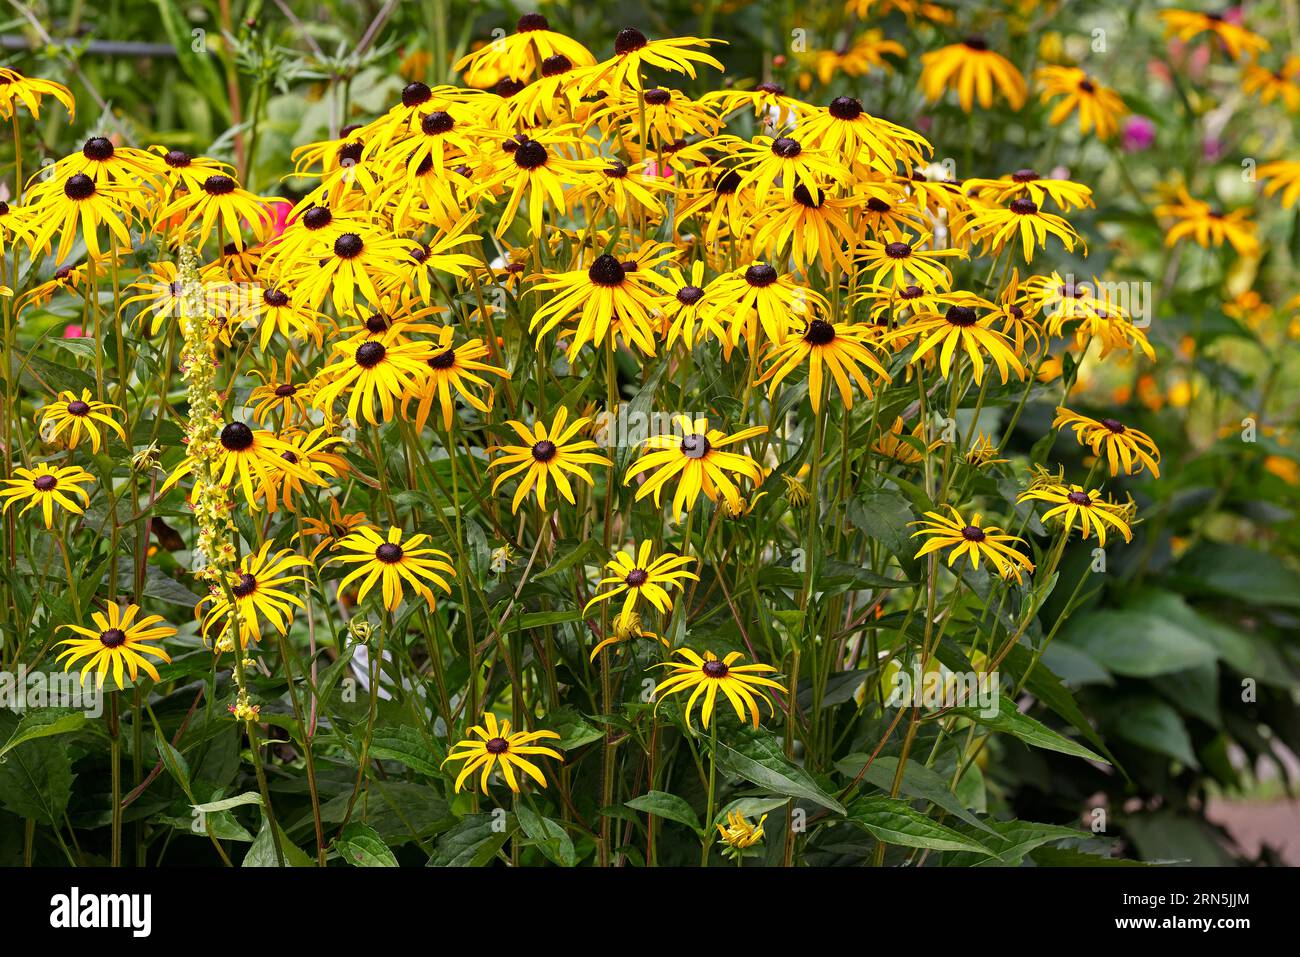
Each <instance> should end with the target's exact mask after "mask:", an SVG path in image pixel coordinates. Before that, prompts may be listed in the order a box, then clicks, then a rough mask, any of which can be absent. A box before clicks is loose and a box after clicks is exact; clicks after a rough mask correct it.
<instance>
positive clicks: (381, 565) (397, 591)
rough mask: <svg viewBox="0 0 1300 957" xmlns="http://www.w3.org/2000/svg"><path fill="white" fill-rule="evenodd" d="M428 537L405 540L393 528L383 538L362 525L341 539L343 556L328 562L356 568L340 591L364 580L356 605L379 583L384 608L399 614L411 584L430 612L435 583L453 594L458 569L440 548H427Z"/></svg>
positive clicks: (327, 560)
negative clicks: (405, 593)
mask: <svg viewBox="0 0 1300 957" xmlns="http://www.w3.org/2000/svg"><path fill="white" fill-rule="evenodd" d="M428 538H429V536H428V535H412V536H411V537H410V538H407V539H405V540H403V538H402V530H401V529H400V528H395V527H390V528H389V529H388V537H387V538H384V537H382V536H381V535H380V534H379V530H378V529H375V528H371V527H370V526H368V525H366V526H362V527H361V528H358V529H357V530H356V531H354V532H350V533H349V534H347V535H345V536H344V537H343V538H342V539H340V540H339V541H338V542H337V543H336V544H335V546H334V547H335V548H336V549H338V550H339V551H341V552H342V554H339V555H334V556H332V557H331V558H327V559H326V560H325V564H327V565H328V564H330V563H331V562H343V563H345V564H349V565H357V566H358V567H357V568H354V569H352V571H350V572H348V573H347V575H345V576H344V577H343V580H342V581H340V582H339V590H340V591H342V590H343V589H345V588H347V586H348V585H350V584H351V583H352V582H354V581H357V580H358V579H361V588H360V590H359V591H358V593H357V602H358V603H360V602H362V601H365V598H366V595H367V594H368V593H369V591H370V589H372V588H373V587H374V586H375V584H376V583H379V585H380V586H381V590H382V593H383V601H384V607H385V608H387V609H388V610H389V611H397V608H398V606H399V605H401V603H402V589H403V585H404V584H406V585H410V586H411V587H412V588H414V589H415V593H416V594H417V595H419V596H420V597H421V598H423V599H424V600H425V602H426V603H427V604H428V606H429V608H430V609H433V608H435V607H436V604H437V603H436V601H435V599H434V595H433V590H432V589H431V588H430V587H429V583H432V584H434V585H436V586H438V588H440V589H442V590H443V592H445V593H447V594H451V585H450V584H449V583H448V581H447V578H446V577H444V576H449V577H452V578H455V577H456V569H455V568H454V567H452V565H451V564H450V562H451V556H450V555H448V554H447V553H446V552H444V551H442V550H441V549H437V548H424V547H422V546H423V545H424V543H425V542H426V541H427V540H428Z"/></svg>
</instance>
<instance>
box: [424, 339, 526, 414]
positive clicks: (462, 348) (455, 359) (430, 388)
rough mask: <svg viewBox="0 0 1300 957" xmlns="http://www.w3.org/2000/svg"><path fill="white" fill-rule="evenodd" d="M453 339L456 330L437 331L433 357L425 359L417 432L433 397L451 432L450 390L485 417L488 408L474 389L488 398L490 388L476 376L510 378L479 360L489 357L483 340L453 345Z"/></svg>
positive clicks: (497, 368)
mask: <svg viewBox="0 0 1300 957" xmlns="http://www.w3.org/2000/svg"><path fill="white" fill-rule="evenodd" d="M455 336H456V330H455V329H454V328H453V327H451V326H445V327H443V328H442V329H440V330H439V332H438V339H437V342H436V343H435V345H434V350H435V351H434V354H433V355H431V356H430V357H429V358H428V359H426V360H425V365H426V366H428V367H429V371H428V372H427V373H426V377H425V381H424V384H423V386H421V388H420V392H419V399H420V402H419V405H418V406H417V407H416V410H415V428H416V431H420V430H422V429H423V428H424V424H425V422H426V421H428V418H429V412H430V411H431V410H432V408H433V400H434V398H435V397H436V398H437V400H438V404H439V406H440V407H441V409H442V427H443V428H444V429H447V430H448V431H450V429H451V423H452V420H453V419H454V418H455V415H456V403H455V400H454V399H453V398H452V392H453V390H454V391H455V393H456V395H458V396H460V397H461V398H462V399H464V400H465V401H466V402H467V403H469V404H470V405H471V406H472V407H473V408H475V409H478V410H479V411H480V412H482V413H483V414H484V415H486V414H487V412H488V410H489V408H490V406H489V404H488V402H487V401H485V400H484V399H482V398H480V397H479V396H478V395H476V394H475V392H474V388H473V387H474V386H478V387H480V388H482V389H486V390H487V392H488V396H489V398H490V397H491V395H492V389H491V386H490V384H489V383H488V381H487V380H486V379H484V378H483V377H482V376H481V375H479V374H478V373H480V372H483V373H489V374H491V375H494V376H499V377H501V378H503V379H508V378H510V373H509V372H507V371H506V370H505V369H502V368H500V367H499V366H493V365H488V364H487V363H486V362H481V361H479V360H481V359H482V358H483V357H484V356H486V355H487V354H488V347H487V346H486V345H485V344H484V342H483V340H482V339H471V340H469V341H468V342H466V343H463V344H462V345H459V346H453V345H452V342H453V341H454V339H455Z"/></svg>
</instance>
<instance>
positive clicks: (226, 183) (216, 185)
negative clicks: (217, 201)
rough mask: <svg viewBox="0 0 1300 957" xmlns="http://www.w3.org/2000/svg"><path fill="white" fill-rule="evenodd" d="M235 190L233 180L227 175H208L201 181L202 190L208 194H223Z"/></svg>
mask: <svg viewBox="0 0 1300 957" xmlns="http://www.w3.org/2000/svg"><path fill="white" fill-rule="evenodd" d="M234 191H235V181H234V180H233V179H231V178H230V177H229V176H222V175H221V174H219V173H218V174H217V175H216V176H209V177H208V178H207V179H205V180H204V181H203V192H205V193H207V194H208V195H209V196H225V195H227V194H228V193H233V192H234Z"/></svg>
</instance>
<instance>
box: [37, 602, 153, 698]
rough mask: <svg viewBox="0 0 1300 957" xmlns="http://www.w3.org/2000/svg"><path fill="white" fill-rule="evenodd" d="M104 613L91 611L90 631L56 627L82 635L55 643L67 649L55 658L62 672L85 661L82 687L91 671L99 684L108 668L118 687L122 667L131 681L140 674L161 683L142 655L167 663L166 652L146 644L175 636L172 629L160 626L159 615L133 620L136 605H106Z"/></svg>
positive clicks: (137, 607)
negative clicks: (92, 626) (92, 625)
mask: <svg viewBox="0 0 1300 957" xmlns="http://www.w3.org/2000/svg"><path fill="white" fill-rule="evenodd" d="M106 611H107V614H105V613H104V612H98V611H95V612H91V614H90V620H91V621H92V622H93V623H94V625H95V627H94V628H93V629H91V628H83V627H81V626H80V625H60V626H59V629H60V630H63V629H67V630H68V631H73V632H76V633H77V634H78V635H81V636H82V637H81V638H65V639H63V640H62V641H60V642H59V644H60V645H67V646H68V647H67V648H66V649H64V650H63V651H61V652H59V656H58V659H57V660H58V661H61V662H63V670H64V671H67V670H69V669H70V668H71V667H72V666H73V665H74V664H75V663H76V662H78V661H80V660H81V659H82V658H85V659H86V663H85V664H84V665H83V666H82V668H81V681H82V684H85V681H86V675H87V673H89V672H90V671H91V669H94V671H95V672H96V676H97V679H98V681H99V683H100V684H101V685H102V684H103V682H104V678H105V676H106V675H107V674H108V671H109V669H110V668H112V669H113V680H114V681H115V682H116V683H117V686H118V687H119V688H120V687H122V671H123V666H124V665H125V668H126V672H127V674H129V675H130V676H131V680H132V681H136V680H138V678H139V676H140V672H141V671H143V672H144V673H145V674H147V675H148V676H149V677H150V678H152V679H153V680H154V681H161V680H162V679H161V678H159V676H158V669H157V668H156V667H155V666H154V663H153V662H152V661H150V660H149V659H148V658H146V657H145V655H152V656H153V657H154V658H157V659H158V660H160V661H166V662H170V661H171V660H172V659H171V656H169V655H168V654H167V652H165V651H163V650H162V649H161V648H157V647H155V646H154V645H151V644H149V642H153V641H162V640H163V639H166V638H170V637H171V636H172V635H174V634H176V629H175V628H173V627H171V626H170V625H168V624H165V623H163V624H160V622H162V620H163V618H162V616H161V615H146V616H144V617H142V618H141V619H140V620H139V621H137V620H136V615H138V614H139V613H140V608H139V606H138V605H127V606H126V607H125V608H123V607H122V606H121V605H119V604H117V602H109V604H108V607H107V609H106Z"/></svg>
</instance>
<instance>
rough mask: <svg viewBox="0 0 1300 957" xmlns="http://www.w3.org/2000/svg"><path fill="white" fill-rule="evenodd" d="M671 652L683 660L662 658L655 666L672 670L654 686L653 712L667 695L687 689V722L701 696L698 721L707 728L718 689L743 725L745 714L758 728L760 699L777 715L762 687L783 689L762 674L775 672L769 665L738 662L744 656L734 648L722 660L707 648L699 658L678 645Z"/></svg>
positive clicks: (689, 720)
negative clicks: (740, 663)
mask: <svg viewBox="0 0 1300 957" xmlns="http://www.w3.org/2000/svg"><path fill="white" fill-rule="evenodd" d="M673 654H675V655H680V656H681V657H682V658H684V659H685V661H665V662H661V663H660V664H659V665H658V666H657V667H660V668H668V669H671V672H672V673H671V674H670V675H669V676H668V677H667V678H665V679H664V680H663V681H661V682H659V684H658V685H656V686H655V690H654V696H655V698H656V699H657V700H656V702H655V710H656V711H657V710H659V705H660V704H662V703H663V701H664V699H665V698H666V697H667V696H668V695H672V694H679V693H682V692H686V691H689V692H690V696H689V697H688V698H687V699H686V723H687V724H688V725H689V724H690V723H691V711H692V710H693V709H694V708H695V702H696V701H698V700H699V699H700V697H701V696H702V697H703V698H704V702H703V704H702V705H701V709H700V713H701V716H702V718H701V720H702V721H703V722H704V727H705V728H708V726H709V722H710V721H711V720H712V719H713V707H714V704H715V703H716V702H717V699H718V693H719V692H721V693H722V694H723V695H725V696H726V699H727V700H728V701H730V702H731V706H732V707H733V708H734V709H735V711H736V717H737V718H739V719H740V722H741V724H744V723H745V720H746V717H748V718H749V719H750V720H751V722H752V724H753V726H754V727H755V728H757V727H758V702H759V701H762V702H763V703H764V704H765V705H767V709H768V712H769V713H771V714H776V710H775V708H773V707H772V699H771V698H769V697H768V696H767V694H766V693H764V692H763V690H762V689H763V688H775V689H776V690H778V691H784V690H785V689H784V687H783V686H782V685H781V684H779V683H778V682H775V681H773V680H772V679H771V678H764V677H763V675H764V674H770V673H774V672H775V671H776V669H775V668H773V667H772V666H771V665H763V664H752V665H738V664H736V662H738V661H740V659H741V658H743V657H744V655H742V654H741V653H740V652H739V651H733V652H731V653H730V654H729V655H727V656H726V657H725V658H721V659H719V658H718V657H717V656H716V655H714V654H713V652H711V651H706V652H705V653H704V657H700V656H699V655H698V654H696V653H695V652H693V651H691V649H689V648H678V649H676V650H675V651H674V652H673Z"/></svg>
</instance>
